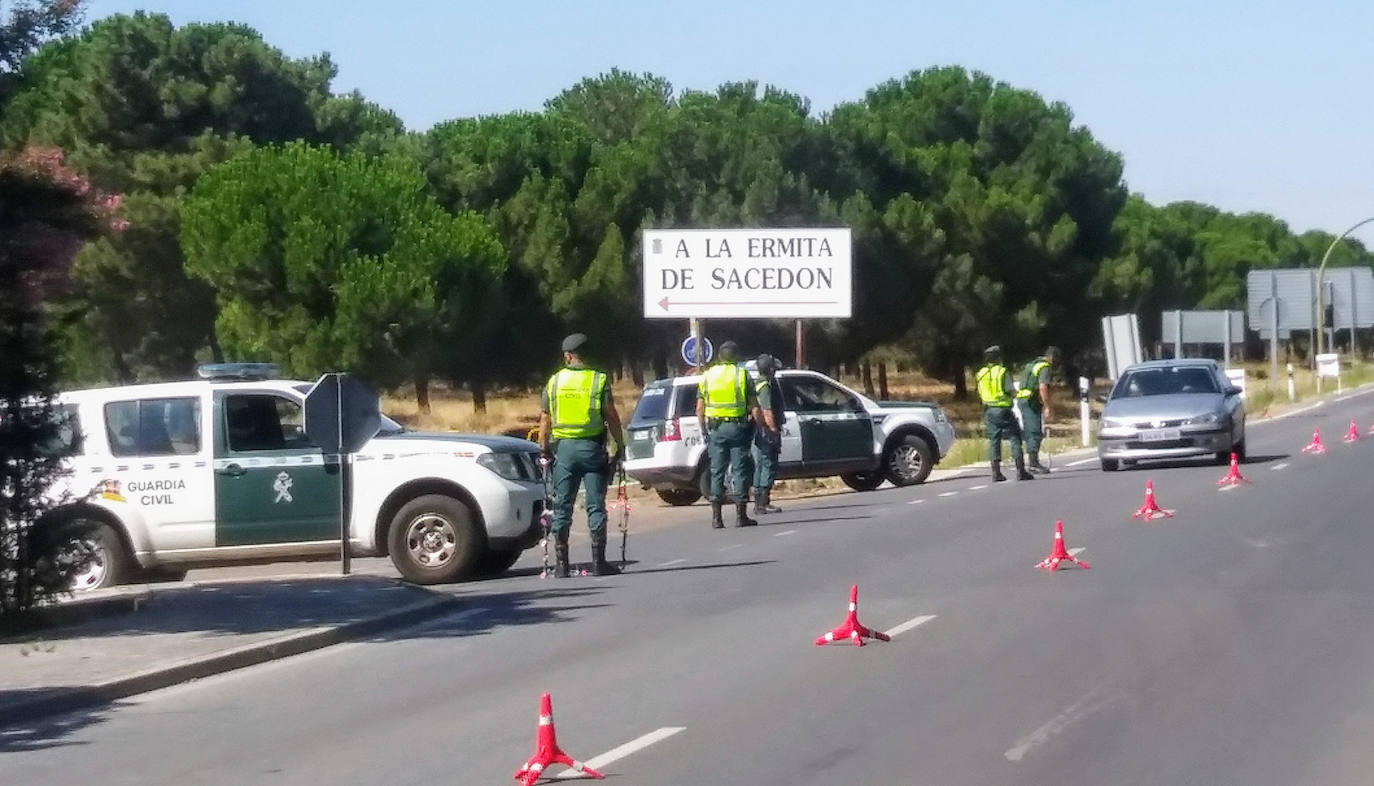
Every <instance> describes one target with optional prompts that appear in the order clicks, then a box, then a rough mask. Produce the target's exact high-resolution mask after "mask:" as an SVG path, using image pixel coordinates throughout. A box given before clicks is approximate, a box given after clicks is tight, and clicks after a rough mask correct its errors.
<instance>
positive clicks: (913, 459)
mask: <svg viewBox="0 0 1374 786" xmlns="http://www.w3.org/2000/svg"><path fill="white" fill-rule="evenodd" d="M934 466H935V451H933V450H931V448H930V443H928V442H926V441H925V440H924V439H921V438H920V437H918V436H916V435H915V434H910V435H907V436H905V437H902V438H901V439H899V440H897V441H896V442H895V443H894V444H893V445H892V447H890V448H888V449H887V455H885V456H883V469H884V474H885V476H886V477H887V479H888V480H889V481H891V482H892V485H894V486H897V487H901V486H914V485H916V484H917V483H920V482H922V481H924V480H925V479H926V478H927V477H929V476H930V470H931V469H933V468H934Z"/></svg>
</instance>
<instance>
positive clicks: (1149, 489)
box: [1131, 480, 1174, 521]
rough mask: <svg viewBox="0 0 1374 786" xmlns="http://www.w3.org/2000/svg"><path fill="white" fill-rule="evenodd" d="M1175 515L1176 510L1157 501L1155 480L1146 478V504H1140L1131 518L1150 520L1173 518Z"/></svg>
mask: <svg viewBox="0 0 1374 786" xmlns="http://www.w3.org/2000/svg"><path fill="white" fill-rule="evenodd" d="M1173 517H1174V512H1173V511H1172V510H1165V509H1164V508H1161V507H1160V506H1159V505H1158V504H1157V503H1156V502H1155V482H1154V481H1153V480H1146V481H1145V504H1143V505H1141V506H1140V510H1137V511H1136V512H1134V513H1132V514H1131V518H1133V519H1144V520H1145V521H1149V520H1150V519H1171V518H1173Z"/></svg>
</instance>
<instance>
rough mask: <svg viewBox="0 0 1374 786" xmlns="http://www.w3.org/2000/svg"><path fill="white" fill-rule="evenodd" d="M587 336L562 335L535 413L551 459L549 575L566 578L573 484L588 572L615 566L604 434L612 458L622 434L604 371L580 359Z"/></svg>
mask: <svg viewBox="0 0 1374 786" xmlns="http://www.w3.org/2000/svg"><path fill="white" fill-rule="evenodd" d="M586 344H587V337H586V336H585V335H583V334H582V333H574V334H572V335H571V336H568V337H567V338H565V339H563V364H564V365H563V368H562V369H561V370H560V371H559V372H558V373H556V374H554V375H553V376H552V377H549V382H548V384H547V385H545V386H544V397H543V410H542V412H541V413H540V415H539V445H540V447H541V448H542V449H543V451H544V456H545V457H546V458H552V460H553V490H554V503H553V519H552V521H551V522H550V524H549V529H550V530H551V531H552V532H553V536H554V550H555V552H556V555H557V564H556V565H555V567H554V575H555V576H557V577H558V578H560V579H563V578H567V577H568V530H569V528H571V527H572V518H573V505H574V503H576V502H577V488H578V486H579V485H580V486H582V487H583V488H584V489H585V492H586V499H587V504H586V506H587V529H589V530H590V531H591V535H592V573H594V574H596V575H598V576H610V575H615V574H617V573H619V572H620V570H619V569H618V568H617V567H616V566H614V565H612V564H611V563H609V562H607V561H606V486H607V485H608V484H609V483H610V469H611V468H610V465H609V464H608V462H607V456H606V437H607V436H608V434H609V436H611V437H613V438H614V439H615V442H616V452H615V461H616V462H617V463H619V462H621V461H624V458H625V436H624V432H623V431H621V428H620V414H619V413H617V412H616V409H615V399H614V398H613V397H612V396H611V384H610V379H609V378H608V377H607V376H606V374H604V373H602V372H600V371H596V370H595V369H591V368H588V367H587V366H586V365H584V363H583V361H582V352H583V348H584V347H585V346H586Z"/></svg>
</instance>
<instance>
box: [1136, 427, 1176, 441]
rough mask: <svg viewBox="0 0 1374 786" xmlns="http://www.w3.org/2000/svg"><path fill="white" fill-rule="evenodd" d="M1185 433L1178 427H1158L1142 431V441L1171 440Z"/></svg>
mask: <svg viewBox="0 0 1374 786" xmlns="http://www.w3.org/2000/svg"><path fill="white" fill-rule="evenodd" d="M1182 436H1183V433H1182V432H1180V431H1179V430H1178V429H1176V428H1157V429H1153V430H1150V431H1142V432H1140V441H1141V442H1169V441H1171V440H1175V439H1179V438H1181V437H1182Z"/></svg>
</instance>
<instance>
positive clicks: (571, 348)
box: [563, 333, 587, 352]
mask: <svg viewBox="0 0 1374 786" xmlns="http://www.w3.org/2000/svg"><path fill="white" fill-rule="evenodd" d="M586 343H587V334H586V333H574V334H572V335H571V336H568V337H567V338H565V339H563V351H564V352H576V351H577V350H579V349H581V348H582V346H583V345H584V344H586Z"/></svg>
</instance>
